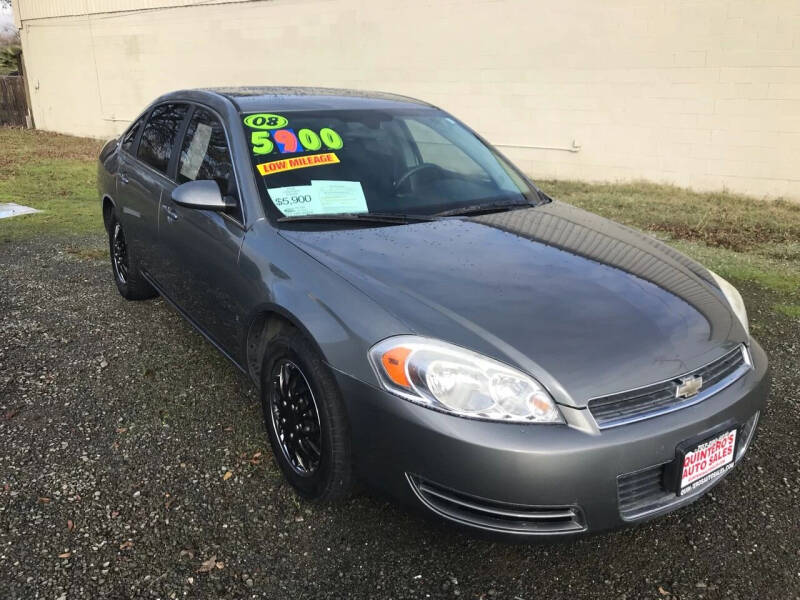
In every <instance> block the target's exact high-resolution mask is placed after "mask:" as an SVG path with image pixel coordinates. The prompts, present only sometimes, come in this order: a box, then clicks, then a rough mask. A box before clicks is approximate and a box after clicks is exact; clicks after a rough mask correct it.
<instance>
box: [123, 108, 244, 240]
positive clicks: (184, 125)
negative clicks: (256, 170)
mask: <svg viewBox="0 0 800 600" xmlns="http://www.w3.org/2000/svg"><path fill="white" fill-rule="evenodd" d="M163 104H186V105H187V110H186V115H185V116H184V118H183V121H182V122H181V124H180V126H179V127H178V135H177V136H176V139H175V146H174V147H173V149H172V150H173V153H172V154H171V155H170V164H169V165H167V172H166V173H164V172H162V171H159V170H158V169H156V168H154V167H152V166H150V165H149V164H147V163H146V162H144V161H143V160H141V159H140V158H139V156H138V152H139V141H140V140H141V138H142V133H143V132H144V127H142V129H141V130H140V131H139V132H138V133H137V134H136V141H135V143H134V148H133V150H134V152H128V151H127V150H123V152H125V154H127V155H128V157H129V158H130V159H132V160H135V161H136V164H138V165H142V166H143V167H145V168H147V169H149V170H150V171H152V172H153V173H155V174H157V175H159V176H161V177H164V178H166V179H167V180H168V181H169V182H170V183H172V184H174V185H175V186H176V187H177V186H178V185H180V184H179V183H178V178H177V170H178V162H177V156H179V155H180V151H181V148H183V139H184V137H186V130H187V129H188V128H189V119H190V118H191V117H192V116H193V115H194V112H195V109H196V108H197V107H198V106H199V107H200V108H203V109H205V110H207V111H209V112H210V113H212V114H213V115H214V116H215V117H216V118H217V119H219V122H220V123H221V124H222V131H223V132H224V133H225V141H226V142H227V144H228V153H229V154H230V155H231V166H232V167H233V176H234V179H235V180H236V191H237V192H238V196H239V208H240V209H241V211H242V221H241V222H240V221H239V220H238V219H235V218H233V217H232V216H230V215H229V214H226V213H224V212H222V213H220V214H221V215H222V216H223V217H224V218H225V219H228V220H229V221H230V222H231V223H233V224H234V225H237V226H238V227H240V228H241V229H242V230H244V231H247V225H246V223H247V207H246V206H245V202H244V201H243V200H242V185H241V181H240V179H239V173H238V169H237V167H236V163H235V162H234V161H233V152H232V145H231V136H230V133H229V131H228V127H227V125H226V123H225V119H224V118H223V116H222V115H221V114H220V113H219V111H217V110H216V109H214V108H212V107H210V106H208V105H207V104H203V103H202V102H198V101H196V100H184V99H181V98H170V99H168V100H163V101H161V102H158V103H156V104H153V105H151V106H149V107H148V108H146V109H145V110H144V111H142V113H141V114H140V115H139V116H138V117H136V118H135V119H134V120H133V121H132V122H131V124H130V125H129V126H128V128H127V129H126V130H125V132H127V131H128V130H129V129H130V128H131V127H133V125H134V124H135V123H136V121H138V120H139V119H141V118H143V117H144V119H145V126H146V125H147V121H148V120H149V119H150V114H151V113H152V112H153V110H155V109H156V108H157V107H159V106H161V105H163ZM124 135H125V134H124V133H123V134H122V135H121V136H120V137H119V140H118V142H117V143H118V146H119V148H120V150H122V138H123V137H124ZM175 150H177V154H176V153H175ZM173 158H174V159H175V163H174V164H172V162H173Z"/></svg>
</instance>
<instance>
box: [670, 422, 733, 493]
mask: <svg viewBox="0 0 800 600" xmlns="http://www.w3.org/2000/svg"><path fill="white" fill-rule="evenodd" d="M734 448H736V430H735V429H731V430H730V431H726V432H725V433H722V434H720V435H718V436H717V437H715V438H714V439H711V440H708V441H707V442H703V443H702V444H700V445H699V446H697V447H696V448H694V449H693V450H690V451H689V452H687V453H686V455H685V456H684V458H683V471H682V472H681V485H680V495H683V494H686V493H688V492H690V491H692V490H693V489H695V488H698V487H700V486H701V485H704V484H706V483H708V482H709V481H712V480H714V479H717V478H718V477H720V476H722V475H723V474H724V473H725V472H727V471H728V470H729V469H730V468H732V467H733V451H734Z"/></svg>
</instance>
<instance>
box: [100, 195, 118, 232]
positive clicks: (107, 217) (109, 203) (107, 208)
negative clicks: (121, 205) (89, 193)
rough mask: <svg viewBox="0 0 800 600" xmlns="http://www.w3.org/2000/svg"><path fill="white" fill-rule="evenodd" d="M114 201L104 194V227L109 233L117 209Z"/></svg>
mask: <svg viewBox="0 0 800 600" xmlns="http://www.w3.org/2000/svg"><path fill="white" fill-rule="evenodd" d="M116 206H117V205H116V204H115V203H114V200H113V199H112V198H111V196H109V195H108V194H103V227H105V229H106V231H108V226H109V224H110V223H111V216H112V215H113V214H114V209H115V208H116Z"/></svg>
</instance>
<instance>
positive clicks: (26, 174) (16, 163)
mask: <svg viewBox="0 0 800 600" xmlns="http://www.w3.org/2000/svg"><path fill="white" fill-rule="evenodd" d="M101 146H102V142H100V141H98V140H91V139H86V138H76V137H71V136H66V135H59V134H54V133H48V132H45V131H28V130H24V129H17V128H10V127H9V128H0V148H2V153H0V202H16V203H17V204H24V205H25V206H31V207H33V208H37V209H39V210H41V211H43V212H41V213H37V214H31V215H22V216H19V217H13V218H10V219H2V220H0V243H2V242H10V241H13V240H16V239H21V238H25V237H29V236H32V235H37V234H41V233H47V234H54V235H58V234H73V233H77V234H86V233H91V232H94V231H97V232H100V231H102V218H101V216H100V203H99V201H98V196H97V189H96V183H95V182H96V169H97V167H96V160H97V154H98V153H99V151H100V147H101Z"/></svg>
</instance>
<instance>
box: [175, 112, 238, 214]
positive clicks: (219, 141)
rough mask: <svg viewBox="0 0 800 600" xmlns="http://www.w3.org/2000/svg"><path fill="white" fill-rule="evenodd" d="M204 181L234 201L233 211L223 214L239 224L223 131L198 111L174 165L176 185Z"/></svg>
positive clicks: (211, 115)
mask: <svg viewBox="0 0 800 600" xmlns="http://www.w3.org/2000/svg"><path fill="white" fill-rule="evenodd" d="M204 179H212V180H214V181H216V182H217V185H219V189H220V191H221V192H222V195H223V196H227V197H228V198H229V199H231V200H234V201H235V202H236V205H237V206H236V208H235V209H234V208H232V209H229V210H228V211H226V212H228V214H230V215H231V216H232V217H234V218H236V219H237V220H238V221H241V220H242V215H241V212H240V210H239V194H238V191H237V189H236V176H235V175H234V173H233V161H232V160H231V153H230V149H229V148H228V141H227V139H226V138H225V130H224V129H223V127H222V123H220V121H219V119H218V118H217V117H216V116H214V115H213V114H212V113H211V112H209V111H207V110H205V109H203V108H198V109H196V110H195V111H194V114H193V115H192V118H191V120H190V121H189V126H188V127H187V129H186V136H185V137H184V138H183V145H182V147H181V156H180V160H179V162H178V183H186V182H187V181H200V180H204Z"/></svg>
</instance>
